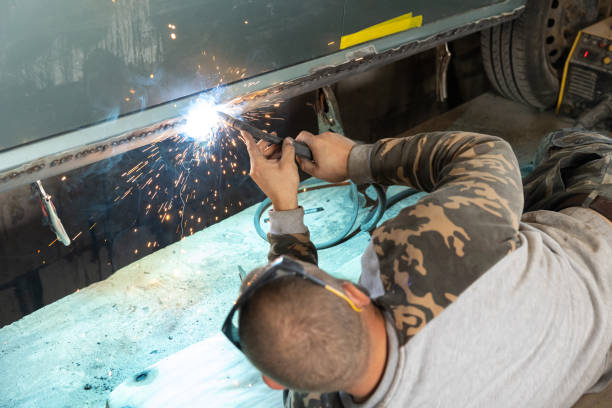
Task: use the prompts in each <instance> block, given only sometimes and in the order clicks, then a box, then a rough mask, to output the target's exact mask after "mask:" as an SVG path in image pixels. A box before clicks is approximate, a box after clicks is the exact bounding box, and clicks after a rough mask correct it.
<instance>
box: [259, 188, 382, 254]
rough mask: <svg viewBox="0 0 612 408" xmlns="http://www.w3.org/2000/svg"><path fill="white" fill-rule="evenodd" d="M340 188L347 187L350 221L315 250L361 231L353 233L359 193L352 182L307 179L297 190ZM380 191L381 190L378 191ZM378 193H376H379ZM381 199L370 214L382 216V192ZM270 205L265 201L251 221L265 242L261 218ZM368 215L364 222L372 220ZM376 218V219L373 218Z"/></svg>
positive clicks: (344, 239) (300, 191)
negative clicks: (349, 199) (349, 202)
mask: <svg viewBox="0 0 612 408" xmlns="http://www.w3.org/2000/svg"><path fill="white" fill-rule="evenodd" d="M340 186H349V188H350V190H349V194H350V198H351V202H352V204H353V205H352V209H351V219H350V221H349V222H348V223H347V224H346V226H345V228H344V229H343V230H342V232H341V233H340V234H338V235H337V236H336V237H334V238H332V239H330V240H329V241H326V242H324V243H321V244H315V247H316V248H317V249H326V248H331V247H333V246H335V245H338V244H341V243H342V242H345V241H347V240H348V239H350V238H352V237H353V236H355V235H356V234H357V233H358V232H359V231H361V230H362V229H361V228H360V227H358V228H357V229H355V231H353V228H354V226H355V223H356V222H357V216H358V215H359V192H358V191H357V186H356V185H355V184H354V183H353V182H341V183H330V184H325V183H324V184H321V181H320V180H318V179H308V180H306V181H304V182H303V183H301V184H300V186H299V189H298V193H304V192H308V191H314V190H319V189H322V188H330V187H340ZM380 191H382V189H381V190H380ZM380 191H378V193H380ZM382 197H383V198H381V196H380V195H379V197H378V205H377V208H376V209H375V210H373V211H372V212H375V213H377V214H378V213H380V214H382V213H383V212H384V211H383V209H382V208H379V207H382V206H383V202H384V192H383V195H382ZM271 205H272V202H271V201H270V199H265V200H264V201H263V202H262V203H261V204H260V205H259V207H258V208H257V211H256V212H255V216H254V217H253V221H254V226H255V230H256V231H257V234H258V235H259V236H260V237H261V238H262V239H264V240H266V241H267V236H266V233H265V232H264V230H263V228H262V227H261V217H262V216H263V214H264V212H265V211H266V209H267V208H268V207H270V206H271ZM372 212H371V214H368V216H366V221H367V220H370V219H372V217H373V214H372ZM374 218H376V217H374Z"/></svg>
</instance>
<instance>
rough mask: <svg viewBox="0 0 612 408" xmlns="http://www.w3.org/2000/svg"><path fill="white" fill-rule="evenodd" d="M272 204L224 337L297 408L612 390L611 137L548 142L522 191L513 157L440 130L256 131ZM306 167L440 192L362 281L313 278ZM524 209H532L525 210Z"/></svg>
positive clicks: (411, 216)
mask: <svg viewBox="0 0 612 408" xmlns="http://www.w3.org/2000/svg"><path fill="white" fill-rule="evenodd" d="M242 137H243V140H244V142H245V143H246V146H247V149H248V152H249V155H250V159H251V172H250V175H251V177H252V178H253V180H254V181H255V182H256V183H257V184H258V185H259V187H260V188H261V189H262V190H263V192H264V193H265V194H266V195H267V196H268V197H269V198H270V199H271V201H272V204H273V210H271V211H270V232H269V235H268V239H269V241H270V252H269V255H268V260H269V261H270V263H269V264H268V265H267V266H264V267H262V268H258V269H256V270H254V271H252V272H251V273H250V274H249V275H248V276H247V277H246V278H245V280H244V281H243V284H242V287H241V292H240V295H239V297H238V299H237V300H236V303H235V304H234V306H233V307H232V309H231V310H230V313H229V315H228V317H227V319H226V322H225V324H224V327H223V332H224V333H225V334H226V335H227V337H228V338H229V339H230V341H232V342H233V343H234V344H235V345H236V346H237V347H238V348H239V349H241V350H242V351H243V352H244V354H245V355H246V356H247V358H248V359H249V360H250V361H251V362H252V363H253V364H254V365H255V367H257V368H258V369H259V370H260V371H261V372H262V374H263V379H264V381H265V382H266V383H267V384H268V385H269V386H270V387H272V388H275V389H286V391H285V392H284V403H285V406H287V407H308V408H312V407H374V406H383V407H413V406H414V407H417V406H418V407H465V406H477V407H566V406H571V405H573V404H574V403H575V402H576V401H577V400H578V399H579V398H580V397H581V395H583V394H584V393H586V392H598V391H600V390H602V389H604V388H605V387H607V386H608V384H609V383H610V380H611V379H612V350H611V346H612V267H610V264H609V262H610V259H612V220H611V219H612V139H610V138H607V137H605V136H603V135H600V134H597V133H593V132H588V131H582V130H577V129H573V130H561V131H556V132H553V133H551V134H549V135H547V136H546V137H545V138H544V139H543V141H542V143H541V145H540V147H539V149H538V152H537V154H536V158H535V170H534V171H533V172H532V173H531V174H530V175H529V176H528V177H527V178H526V179H525V180H523V181H521V175H520V171H519V166H518V163H517V160H516V158H515V156H514V154H513V152H512V149H511V147H510V145H509V144H508V143H506V142H505V141H503V140H502V139H500V138H498V137H494V136H488V135H482V134H475V133H466V132H435V133H423V134H417V135H414V136H411V137H406V138H398V139H384V140H380V141H378V142H376V143H374V144H372V145H364V144H356V143H355V142H353V141H352V140H350V139H347V138H345V137H343V136H341V135H338V134H334V133H324V134H321V135H318V136H314V135H312V134H310V133H308V132H302V133H300V134H299V135H298V136H297V138H296V141H299V142H302V143H304V144H306V145H307V146H308V147H309V148H310V150H311V151H312V155H313V160H312V161H311V160H307V159H304V158H298V159H297V161H298V164H296V159H295V149H294V147H293V140H292V139H291V138H287V139H285V140H284V142H283V143H282V147H280V146H277V145H271V144H269V143H267V142H266V141H263V140H262V141H259V142H257V143H256V142H255V140H254V139H253V138H252V136H251V135H250V134H248V133H247V132H242ZM298 165H299V166H300V167H301V168H302V170H304V171H306V172H307V173H309V174H311V175H312V176H314V177H318V178H320V179H323V180H327V181H330V182H337V181H341V180H345V179H351V180H352V181H354V182H355V183H357V184H363V183H379V184H382V185H405V186H410V187H412V188H415V189H419V190H422V191H424V192H427V193H429V194H427V195H425V196H423V197H422V198H421V199H420V200H419V201H418V202H417V203H416V204H414V205H411V206H409V207H407V208H404V209H403V210H402V211H401V212H400V213H399V214H398V215H397V216H396V217H395V218H392V219H390V220H388V221H386V222H385V223H383V224H382V225H381V226H380V227H379V228H377V229H376V230H375V231H374V232H373V233H372V237H371V241H370V243H369V246H368V247H367V249H366V250H365V252H364V254H363V256H362V260H361V277H360V279H359V284H353V283H351V282H349V281H346V280H339V279H336V278H334V277H333V276H332V275H333V272H334V271H330V272H331V274H329V273H327V272H325V271H323V270H321V269H319V268H318V267H317V252H316V250H315V247H314V245H313V244H312V242H311V241H310V237H309V231H308V228H307V227H306V225H304V222H303V209H302V207H300V206H299V205H298V199H297V188H298V183H299V176H298ZM523 197H524V198H523Z"/></svg>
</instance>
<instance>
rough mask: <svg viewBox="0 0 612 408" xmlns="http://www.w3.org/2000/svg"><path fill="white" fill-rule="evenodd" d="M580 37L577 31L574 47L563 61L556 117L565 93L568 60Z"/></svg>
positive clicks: (579, 32)
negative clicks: (563, 66)
mask: <svg viewBox="0 0 612 408" xmlns="http://www.w3.org/2000/svg"><path fill="white" fill-rule="evenodd" d="M581 35H582V31H578V35H577V36H576V39H575V40H574V45H572V49H571V50H570V53H569V55H568V56H567V59H566V60H565V68H564V69H563V78H561V90H560V91H559V99H558V100H557V109H556V112H557V115H558V114H559V111H560V110H561V103H562V102H563V94H564V93H565V81H566V80H567V71H568V70H569V64H570V59H572V56H573V55H574V51H575V50H576V46H577V45H578V41H579V40H580V36H581Z"/></svg>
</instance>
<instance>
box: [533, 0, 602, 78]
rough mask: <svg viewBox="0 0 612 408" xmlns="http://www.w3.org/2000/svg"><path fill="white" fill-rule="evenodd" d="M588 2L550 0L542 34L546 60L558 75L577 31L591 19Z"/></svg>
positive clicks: (580, 0) (582, 0) (579, 0)
mask: <svg viewBox="0 0 612 408" xmlns="http://www.w3.org/2000/svg"><path fill="white" fill-rule="evenodd" d="M586 3H588V2H586V1H584V0H551V1H550V5H549V7H548V11H547V15H546V19H545V20H544V24H545V27H546V28H545V31H544V33H545V35H544V51H545V52H546V61H547V63H548V65H549V66H550V68H551V70H552V72H555V73H556V74H557V75H559V73H560V71H561V69H562V68H563V65H564V64H565V59H566V58H567V56H568V55H569V51H570V48H571V46H572V44H573V42H574V38H575V37H576V34H578V31H579V30H580V29H581V28H583V27H584V26H585V25H586V24H589V23H590V22H591V21H589V20H591V18H590V16H589V15H588V14H589V11H588V7H587V4H586Z"/></svg>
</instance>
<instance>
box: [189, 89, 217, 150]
mask: <svg viewBox="0 0 612 408" xmlns="http://www.w3.org/2000/svg"><path fill="white" fill-rule="evenodd" d="M218 110H219V106H218V105H216V104H215V103H214V102H213V100H212V99H206V98H203V97H200V98H198V99H197V101H196V102H195V103H194V104H193V105H192V106H191V108H190V109H189V113H188V114H187V123H186V124H185V126H184V128H183V132H185V134H186V135H187V136H189V137H191V138H193V139H195V140H198V141H204V142H207V141H209V140H210V139H211V138H212V137H213V136H214V134H215V133H216V132H217V131H218V130H219V127H221V126H223V123H222V122H221V119H220V118H219V115H217V111H218Z"/></svg>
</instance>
